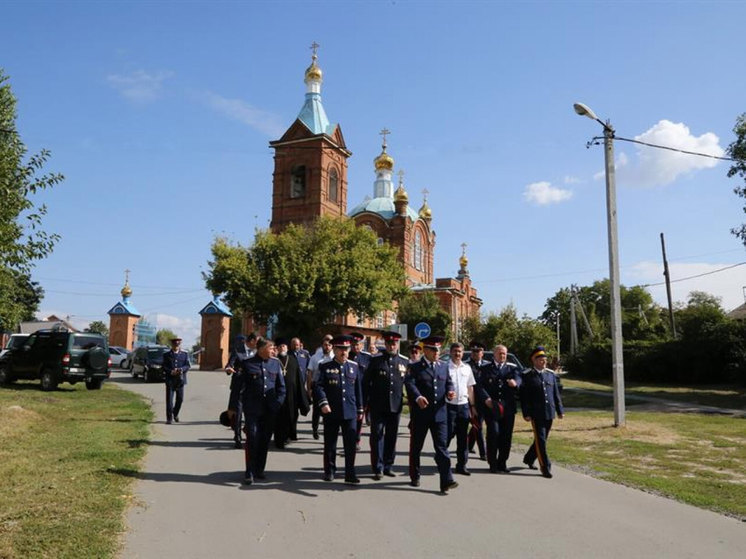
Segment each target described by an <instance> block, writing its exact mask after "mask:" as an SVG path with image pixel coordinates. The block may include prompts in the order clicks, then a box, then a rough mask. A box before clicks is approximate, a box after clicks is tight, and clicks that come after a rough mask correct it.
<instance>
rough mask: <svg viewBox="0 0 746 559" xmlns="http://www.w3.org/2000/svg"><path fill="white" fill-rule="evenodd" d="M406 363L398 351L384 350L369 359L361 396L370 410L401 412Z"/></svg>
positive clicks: (407, 362) (407, 363)
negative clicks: (391, 352) (393, 352)
mask: <svg viewBox="0 0 746 559" xmlns="http://www.w3.org/2000/svg"><path fill="white" fill-rule="evenodd" d="M408 365H409V361H408V360H407V359H406V357H403V356H401V355H399V354H398V353H396V354H394V355H391V354H389V353H385V352H384V353H381V354H379V355H376V356H375V357H373V358H372V359H371V360H370V364H369V365H368V368H367V369H366V370H365V374H364V375H363V396H364V398H365V405H366V406H368V407H369V408H370V410H371V411H372V412H391V413H400V412H401V410H402V400H403V399H404V398H403V392H404V377H405V376H406V374H407V366H408Z"/></svg>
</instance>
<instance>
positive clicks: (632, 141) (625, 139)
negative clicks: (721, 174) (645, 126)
mask: <svg viewBox="0 0 746 559" xmlns="http://www.w3.org/2000/svg"><path fill="white" fill-rule="evenodd" d="M614 139H615V140H622V141H623V142H631V143H633V144H640V145H643V146H648V147H651V148H658V149H666V150H668V151H676V152H679V153H685V154H687V155H697V156H699V157H709V158H711V159H719V160H721V161H735V159H733V158H732V157H722V156H719V155H710V154H709V153H700V152H697V151H687V150H685V149H679V148H672V147H669V146H659V145H657V144H650V143H648V142H642V141H640V140H632V139H631V138H622V137H620V136H614Z"/></svg>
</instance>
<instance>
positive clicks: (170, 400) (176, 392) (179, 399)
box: [166, 382, 184, 421]
mask: <svg viewBox="0 0 746 559" xmlns="http://www.w3.org/2000/svg"><path fill="white" fill-rule="evenodd" d="M174 396H176V403H174ZM183 402H184V385H183V384H181V385H179V386H177V387H174V386H173V385H172V384H170V383H168V382H167V383H166V419H167V420H169V421H171V419H173V418H174V417H179V411H181V404H182V403H183Z"/></svg>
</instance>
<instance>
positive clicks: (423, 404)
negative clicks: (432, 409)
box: [417, 396, 430, 410]
mask: <svg viewBox="0 0 746 559" xmlns="http://www.w3.org/2000/svg"><path fill="white" fill-rule="evenodd" d="M429 403H430V402H428V401H427V398H425V397H424V396H420V397H419V398H417V405H418V406H419V407H420V409H421V410H424V409H425V408H426V407H427V405H428V404H429Z"/></svg>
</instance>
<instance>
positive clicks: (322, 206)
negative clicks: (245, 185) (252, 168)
mask: <svg viewBox="0 0 746 559" xmlns="http://www.w3.org/2000/svg"><path fill="white" fill-rule="evenodd" d="M318 47H319V45H318V44H316V43H313V45H311V49H312V51H313V55H312V56H311V65H310V66H309V67H308V68H307V69H306V74H305V80H304V81H305V84H306V99H305V103H304V104H303V107H302V108H301V110H300V113H299V114H298V118H296V119H295V122H293V124H292V125H291V126H290V128H288V130H287V131H286V132H285V134H283V136H282V138H280V139H279V140H275V141H273V142H270V143H269V145H270V147H271V148H273V149H274V150H275V170H274V175H273V179H272V222H271V225H270V227H271V229H272V232H273V233H279V232H281V231H282V230H283V229H284V228H285V227H286V226H287V225H288V224H290V223H296V224H310V223H312V222H313V221H314V220H315V219H316V218H318V217H320V216H322V215H329V216H335V217H344V216H346V215H347V158H348V157H350V155H352V153H351V152H350V151H348V150H347V147H346V146H345V142H344V137H343V136H342V129H341V128H340V126H339V124H331V123H330V122H329V119H328V118H327V116H326V111H324V106H323V105H322V104H321V82H322V76H323V74H322V71H321V68H320V67H319V66H318V64H317V60H318V56H317V55H316V51H317V49H318Z"/></svg>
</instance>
